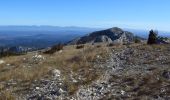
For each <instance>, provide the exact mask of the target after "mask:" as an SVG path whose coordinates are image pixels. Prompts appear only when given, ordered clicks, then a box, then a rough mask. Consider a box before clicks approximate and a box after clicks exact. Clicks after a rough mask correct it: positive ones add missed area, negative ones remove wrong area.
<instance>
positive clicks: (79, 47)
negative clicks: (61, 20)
mask: <svg viewBox="0 0 170 100" xmlns="http://www.w3.org/2000/svg"><path fill="white" fill-rule="evenodd" d="M84 47H85V46H84V45H77V46H76V49H82V48H84Z"/></svg>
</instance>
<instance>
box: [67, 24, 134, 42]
mask: <svg viewBox="0 0 170 100" xmlns="http://www.w3.org/2000/svg"><path fill="white" fill-rule="evenodd" d="M133 39H134V35H133V33H131V32H128V31H124V30H122V29H120V28H118V27H113V28H110V29H106V30H101V31H96V32H92V33H90V34H88V35H86V36H83V37H81V38H79V39H75V40H73V41H71V42H70V43H69V44H85V43H97V42H113V43H114V42H116V43H121V44H122V43H124V42H133Z"/></svg>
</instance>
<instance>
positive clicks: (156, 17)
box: [0, 0, 170, 31]
mask: <svg viewBox="0 0 170 100" xmlns="http://www.w3.org/2000/svg"><path fill="white" fill-rule="evenodd" d="M0 25H54V26H81V27H102V28H103V27H107V28H108V27H114V26H118V27H123V28H137V29H150V28H153V29H158V30H168V31H170V0H1V1H0Z"/></svg>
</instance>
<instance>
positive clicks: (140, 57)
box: [0, 44, 170, 100]
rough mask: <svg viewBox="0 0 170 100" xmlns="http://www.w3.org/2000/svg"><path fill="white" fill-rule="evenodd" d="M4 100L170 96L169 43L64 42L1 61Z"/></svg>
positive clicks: (158, 99) (165, 99) (159, 99)
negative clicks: (67, 44) (78, 46)
mask: <svg viewBox="0 0 170 100" xmlns="http://www.w3.org/2000/svg"><path fill="white" fill-rule="evenodd" d="M0 66H1V68H0V74H1V76H0V98H1V99H2V100H169V99H170V45H169V44H168V45H152V46H149V45H145V44H132V45H123V46H119V45H117V46H106V45H93V46H85V48H82V49H78V50H77V49H76V48H75V47H74V46H73V47H65V48H64V50H63V51H59V52H57V53H56V54H54V55H44V54H41V53H40V52H39V53H37V52H35V53H29V54H27V55H23V56H19V57H9V58H3V59H2V60H1V61H0Z"/></svg>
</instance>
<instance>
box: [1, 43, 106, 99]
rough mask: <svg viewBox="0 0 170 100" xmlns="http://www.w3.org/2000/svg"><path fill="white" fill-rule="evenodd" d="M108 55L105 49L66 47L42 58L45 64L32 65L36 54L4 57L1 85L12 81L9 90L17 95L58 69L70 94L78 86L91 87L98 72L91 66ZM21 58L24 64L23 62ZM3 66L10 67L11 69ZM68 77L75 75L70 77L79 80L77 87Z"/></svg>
mask: <svg viewBox="0 0 170 100" xmlns="http://www.w3.org/2000/svg"><path fill="white" fill-rule="evenodd" d="M108 52H109V51H108V48H106V47H100V48H95V47H94V46H89V45H87V46H84V48H82V49H81V48H80V49H76V48H75V46H66V47H64V50H63V51H62V52H56V53H54V54H53V55H44V54H42V56H44V57H45V60H43V61H40V62H37V63H32V61H31V59H32V57H33V56H34V55H35V53H28V54H27V55H22V56H17V57H6V58H4V59H3V60H4V61H5V62H6V63H5V64H2V65H0V72H1V73H0V82H8V81H10V80H13V81H15V82H16V83H17V85H11V86H10V87H8V89H9V90H10V91H12V92H16V91H17V92H18V91H22V90H25V89H27V88H29V86H30V85H31V84H32V82H33V81H35V80H39V79H42V78H50V74H49V71H50V70H52V69H58V70H60V71H61V73H62V77H64V81H65V84H66V86H67V87H68V91H69V93H70V94H73V93H74V92H75V91H76V90H77V89H78V87H79V86H80V85H87V84H90V83H91V82H92V81H94V80H96V79H97V78H98V77H99V76H100V73H99V72H100V69H95V68H94V62H95V60H96V57H97V55H100V56H101V57H103V59H105V58H106V57H107V53H108ZM23 58H25V59H26V60H23ZM6 64H10V67H8V66H7V65H6ZM24 66H25V67H24ZM94 70H95V71H94ZM71 73H74V74H73V77H74V78H75V80H78V82H77V83H74V82H71V79H70V74H71ZM78 76H81V77H82V80H79V79H78ZM24 82H27V83H28V84H27V86H24V84H25V83H24ZM22 86H24V87H22ZM6 88H7V87H3V88H1V90H0V92H3V91H4V90H5V89H6ZM8 95H10V94H9V93H7V95H6V96H7V97H8ZM3 96H5V94H4V95H3ZM11 98H12V97H11Z"/></svg>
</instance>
